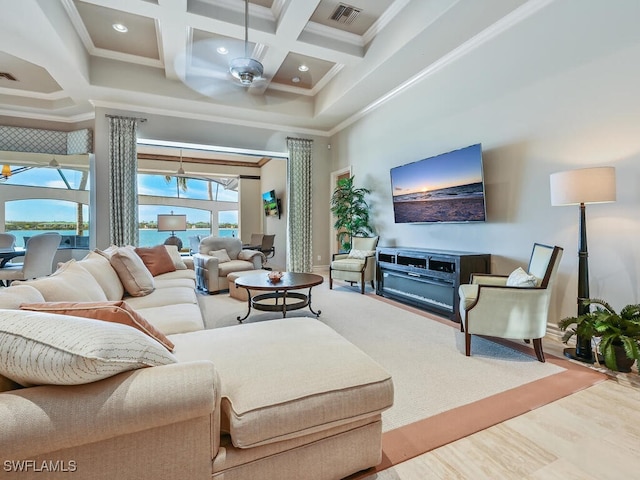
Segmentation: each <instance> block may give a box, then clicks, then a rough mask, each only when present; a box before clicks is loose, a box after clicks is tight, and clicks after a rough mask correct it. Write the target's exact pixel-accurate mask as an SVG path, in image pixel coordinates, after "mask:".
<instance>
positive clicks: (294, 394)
mask: <svg viewBox="0 0 640 480" xmlns="http://www.w3.org/2000/svg"><path fill="white" fill-rule="evenodd" d="M108 250H109V249H108ZM158 252H159V249H156V250H155V253H153V252H151V253H150V252H145V251H139V252H137V253H136V251H135V249H133V248H132V247H129V248H128V249H126V247H125V248H117V247H112V248H111V251H105V252H92V253H90V254H89V255H88V256H87V257H86V258H85V259H83V260H81V261H77V262H76V261H70V262H67V263H66V264H64V265H61V266H60V267H59V269H58V270H57V271H56V272H55V273H54V274H52V275H51V276H50V277H46V278H42V279H37V280H33V281H27V282H14V284H12V285H11V287H9V288H4V289H0V392H1V393H0V425H2V427H1V428H0V478H17V479H20V480H23V479H30V478H34V479H35V478H37V479H41V478H47V479H49V478H51V479H56V478H82V479H109V480H112V479H115V478H117V479H156V480H157V479H177V478H180V479H189V480H196V479H203V480H204V479H212V478H213V479H222V480H232V479H278V480H283V479H285V480H286V479H291V480H293V479H296V480H298V479H303V478H304V479H339V478H343V477H346V476H348V475H351V474H353V473H355V472H357V471H359V470H362V469H366V468H369V467H371V466H374V465H376V464H378V463H379V462H380V460H381V413H382V411H384V410H385V409H387V408H389V407H390V406H391V405H392V402H393V382H392V379H391V378H390V376H389V374H388V373H387V372H386V371H385V370H384V369H383V368H382V367H380V366H379V365H378V364H377V363H376V362H374V361H373V360H372V359H371V358H369V357H368V356H367V355H365V354H364V353H363V352H362V351H360V350H359V349H358V348H356V347H355V346H354V345H352V344H351V343H349V342H348V341H347V340H346V339H344V338H343V337H341V336H340V335H338V334H337V333H336V332H335V331H333V330H332V329H330V328H329V327H327V326H326V325H324V324H322V323H321V322H319V321H317V320H315V319H311V318H295V317H294V318H287V319H281V320H274V321H265V322H256V323H249V324H246V325H238V326H233V327H226V328H218V329H211V330H207V329H204V325H205V322H204V321H203V320H204V319H203V316H202V312H201V310H200V308H199V307H198V298H197V295H196V290H195V280H194V279H195V273H194V271H193V270H192V269H191V268H187V267H188V265H184V264H182V265H181V264H180V262H181V260H180V258H178V257H177V256H176V255H175V254H176V253H177V252H172V253H170V254H169V257H170V258H171V262H173V265H172V266H171V267H167V260H166V256H164V254H162V253H160V254H159V256H161V257H162V258H163V260H162V261H157V260H154V258H153V256H154V255H155V254H157V253H158ZM162 265H164V267H163V266H162ZM167 270H168V271H167ZM158 272H162V273H158ZM154 274H155V275H154ZM123 300H124V301H123ZM96 319H98V320H96ZM43 473H44V475H43Z"/></svg>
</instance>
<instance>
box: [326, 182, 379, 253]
mask: <svg viewBox="0 0 640 480" xmlns="http://www.w3.org/2000/svg"><path fill="white" fill-rule="evenodd" d="M354 180H355V177H351V178H341V179H340V180H338V183H337V185H336V188H335V190H334V191H333V194H332V195H331V212H332V213H333V215H334V216H335V218H336V222H335V223H334V224H333V226H334V228H335V229H336V230H337V232H338V233H337V235H336V237H337V239H338V243H339V244H340V248H341V249H342V250H344V251H349V250H350V249H351V237H356V236H366V235H371V234H372V233H373V228H372V227H371V225H370V223H369V205H368V204H367V201H366V200H365V195H367V194H369V193H371V191H370V190H369V189H366V188H355V187H354V185H353V182H354Z"/></svg>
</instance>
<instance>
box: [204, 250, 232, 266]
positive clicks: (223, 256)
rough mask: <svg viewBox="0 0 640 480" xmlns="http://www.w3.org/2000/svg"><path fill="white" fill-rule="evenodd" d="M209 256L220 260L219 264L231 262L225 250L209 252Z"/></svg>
mask: <svg viewBox="0 0 640 480" xmlns="http://www.w3.org/2000/svg"><path fill="white" fill-rule="evenodd" d="M209 255H211V256H212V257H216V258H217V259H218V263H224V262H230V261H231V259H230V258H229V254H228V253H227V251H226V250H225V249H224V248H223V249H222V250H212V251H210V252H209Z"/></svg>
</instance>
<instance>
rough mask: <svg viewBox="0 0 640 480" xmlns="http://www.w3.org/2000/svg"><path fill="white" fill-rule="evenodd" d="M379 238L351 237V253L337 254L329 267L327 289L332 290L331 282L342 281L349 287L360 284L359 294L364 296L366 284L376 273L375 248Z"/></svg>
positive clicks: (372, 286)
mask: <svg viewBox="0 0 640 480" xmlns="http://www.w3.org/2000/svg"><path fill="white" fill-rule="evenodd" d="M379 238H380V237H352V239H351V251H350V252H349V253H337V254H335V255H334V256H333V259H332V261H331V265H330V267H329V288H330V289H333V280H334V279H335V280H344V281H346V282H349V283H350V284H351V285H353V284H354V283H357V282H360V293H362V294H363V295H364V288H365V283H366V282H371V288H374V285H373V278H374V276H375V271H376V246H377V245H378V239H379Z"/></svg>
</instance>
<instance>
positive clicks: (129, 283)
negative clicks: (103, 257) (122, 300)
mask: <svg viewBox="0 0 640 480" xmlns="http://www.w3.org/2000/svg"><path fill="white" fill-rule="evenodd" d="M109 261H110V262H111V266H113V268H114V270H115V271H116V273H117V274H118V277H119V278H120V281H121V282H122V285H123V286H124V289H125V290H126V291H127V293H128V294H129V295H131V296H133V297H142V296H144V295H149V294H150V293H151V292H153V290H154V289H155V284H154V283H153V275H151V272H149V269H148V268H147V267H146V266H145V264H144V262H143V261H142V259H141V258H140V257H139V256H138V254H137V253H136V252H135V249H134V247H132V246H127V247H120V248H118V249H117V250H116V251H115V252H113V254H112V255H111V257H110V260H109Z"/></svg>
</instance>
